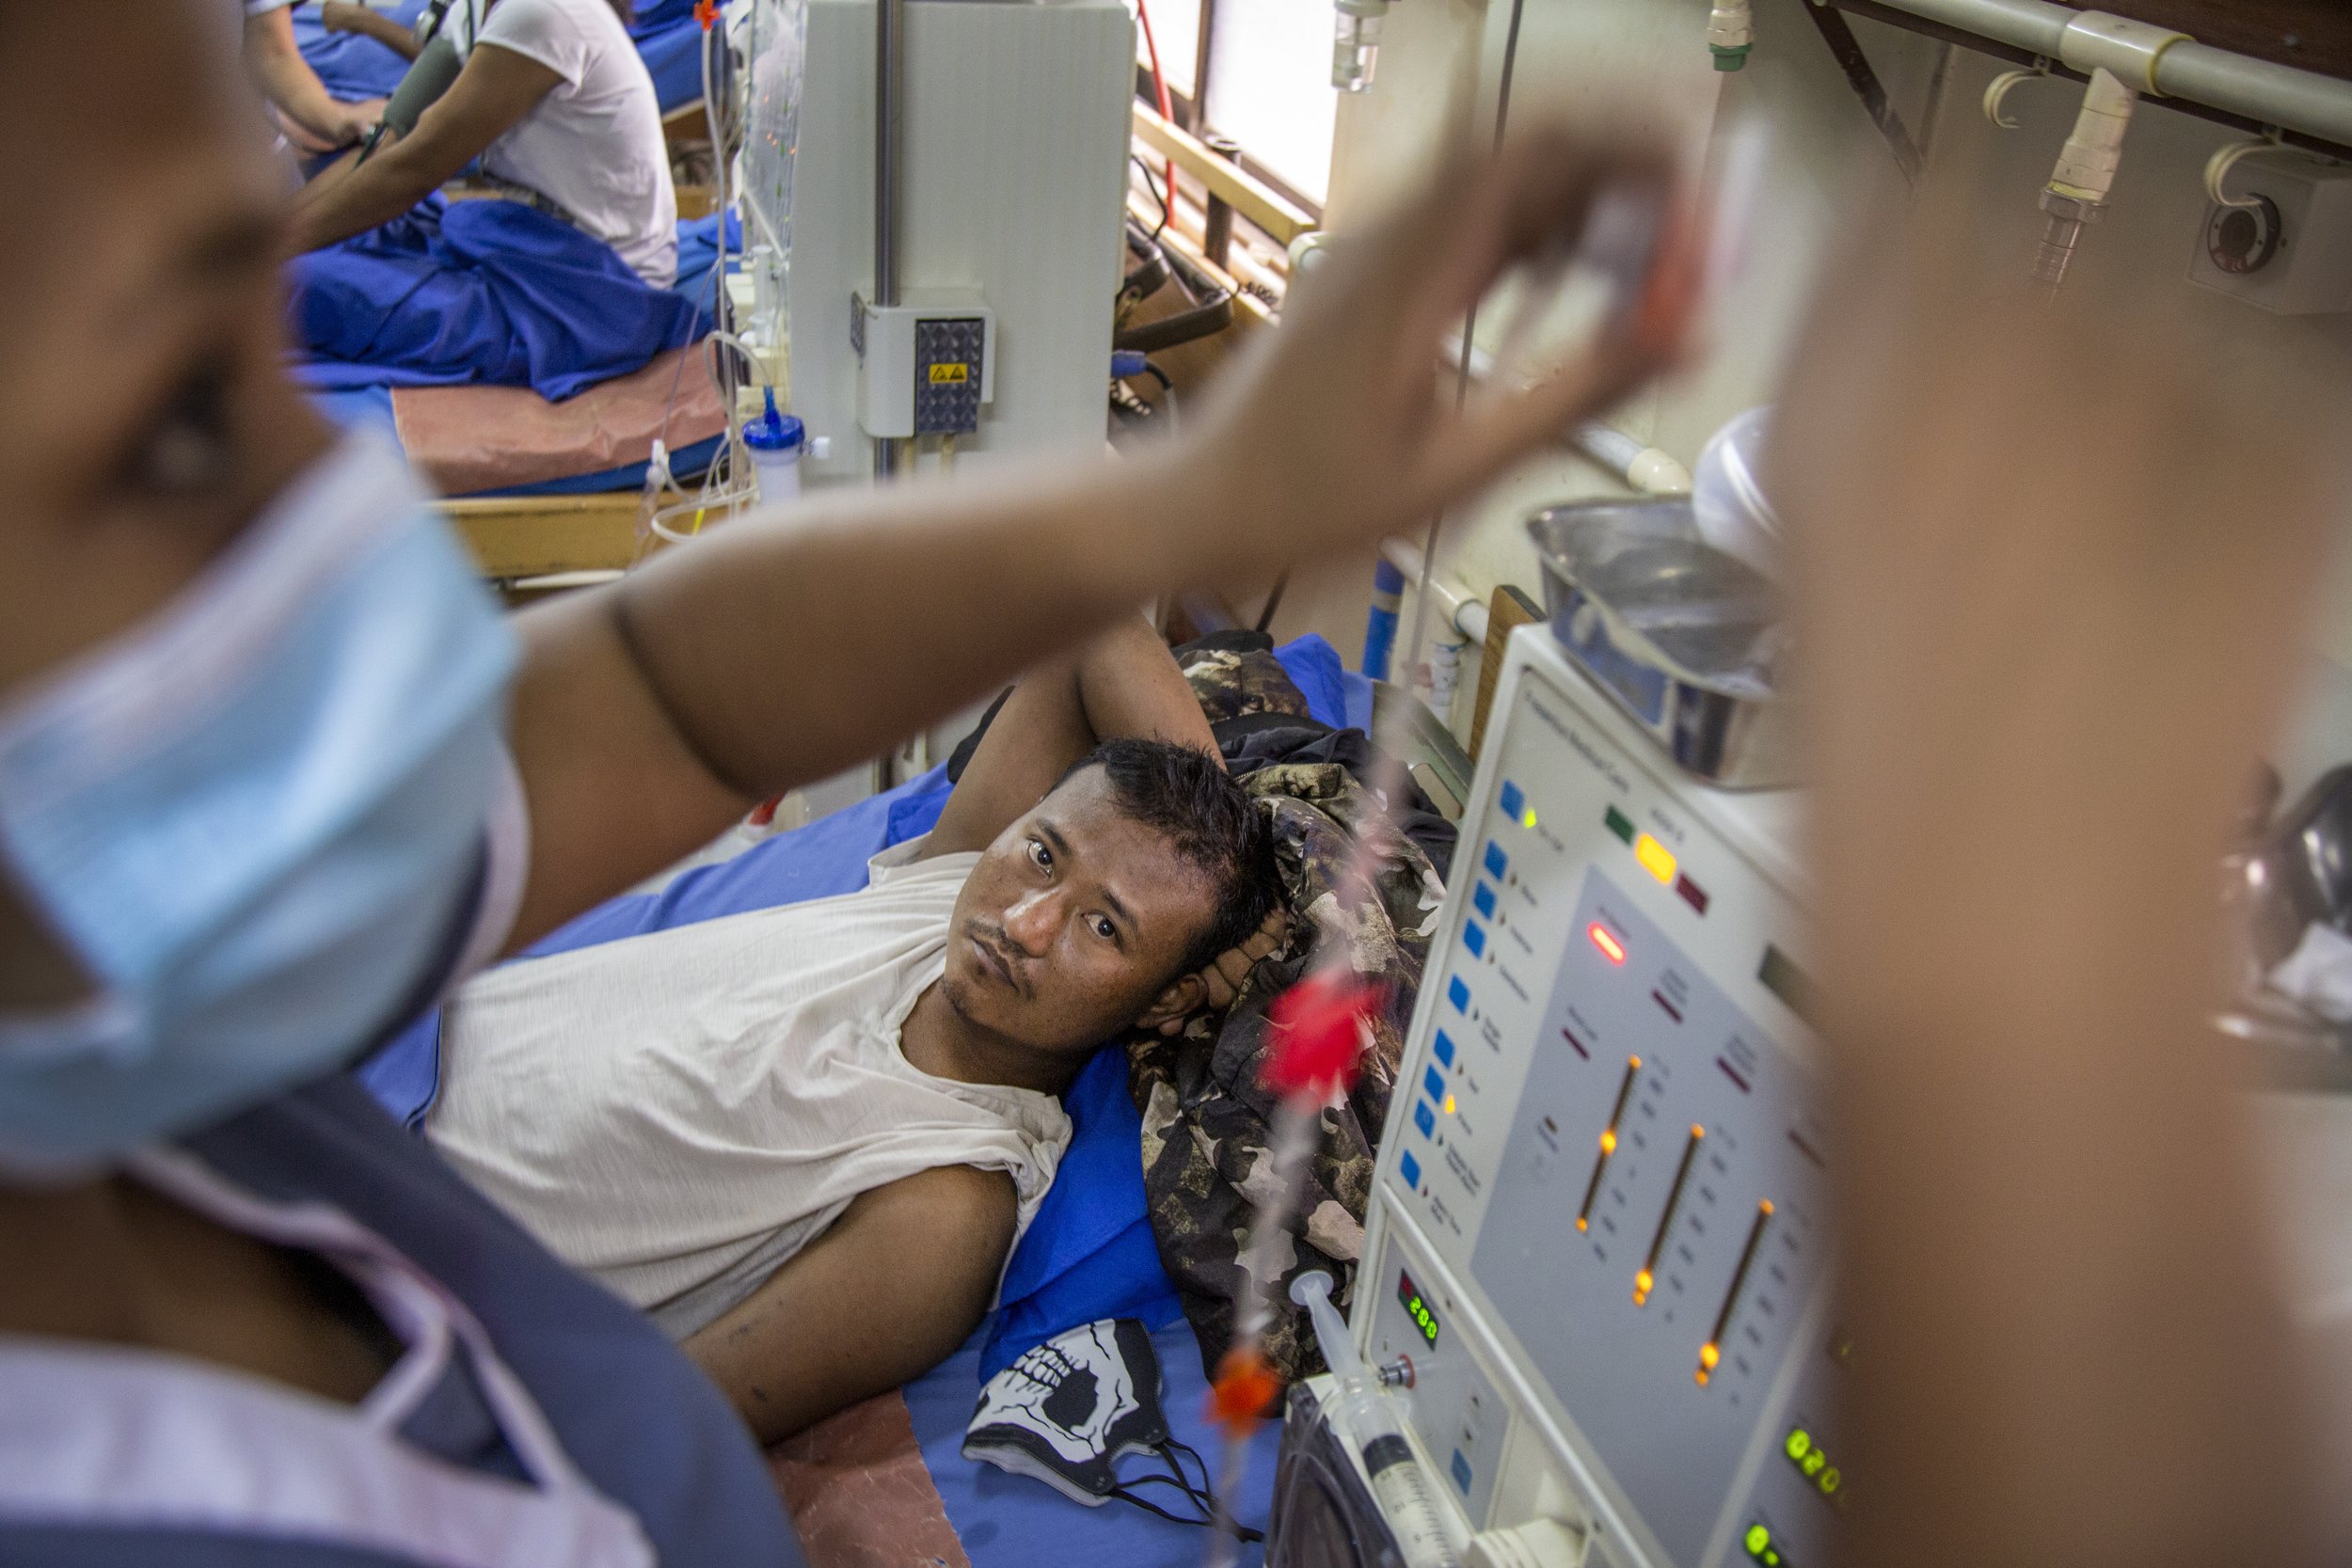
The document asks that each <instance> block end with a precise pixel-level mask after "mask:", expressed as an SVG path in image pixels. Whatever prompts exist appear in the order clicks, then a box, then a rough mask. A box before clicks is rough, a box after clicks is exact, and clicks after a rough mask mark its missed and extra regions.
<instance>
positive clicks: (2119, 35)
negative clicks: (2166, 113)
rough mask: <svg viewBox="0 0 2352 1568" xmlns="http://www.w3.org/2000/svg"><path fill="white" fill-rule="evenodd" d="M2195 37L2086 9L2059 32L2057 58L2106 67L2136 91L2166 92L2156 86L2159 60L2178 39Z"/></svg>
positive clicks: (2088, 67)
mask: <svg viewBox="0 0 2352 1568" xmlns="http://www.w3.org/2000/svg"><path fill="white" fill-rule="evenodd" d="M2194 41H2196V40H2193V39H2191V38H2190V37H2189V36H2188V35H2187V34H2186V33H2178V32H2174V31H2173V30H2172V29H2171V28H2169V27H2156V26H2152V25H2151V24H2148V23H2145V22H2134V21H2133V20H2132V19H2131V18H2130V17H2127V16H2114V15H2111V14H2109V13H2108V12H2106V11H2085V12H2083V13H2082V14H2081V15H2079V16H2077V17H2075V18H2074V20H2073V21H2071V22H2069V23H2068V24H2066V30H2065V31H2064V32H2062V33H2060V34H2059V35H2058V58H2059V59H2060V60H2062V61H2064V62H2065V63H2066V64H2067V65H2069V66H2072V67H2073V68H2074V70H2076V71H2084V72H2090V71H2101V70H2104V71H2111V72H2113V73H2114V75H2115V76H2116V78H2117V79H2118V80H2120V81H2121V82H2122V84H2123V85H2124V86H2125V87H2130V88H2131V89H2132V90H2133V91H2135V92H2145V93H2154V94H2156V96H2158V97H2162V96H2163V94H2162V93H2161V92H2160V91H2159V90H2158V88H2157V87H2156V62H2157V61H2159V60H2161V59H2163V58H2164V52H2165V51H2166V50H2168V49H2169V48H2171V47H2172V46H2173V45H2174V44H2176V43H2192V42H2194Z"/></svg>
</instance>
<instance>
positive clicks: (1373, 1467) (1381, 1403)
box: [1291, 1270, 1462, 1568]
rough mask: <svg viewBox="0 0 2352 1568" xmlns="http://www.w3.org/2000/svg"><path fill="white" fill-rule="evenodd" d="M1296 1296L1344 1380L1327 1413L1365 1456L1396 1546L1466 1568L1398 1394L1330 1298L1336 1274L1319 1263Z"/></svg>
mask: <svg viewBox="0 0 2352 1568" xmlns="http://www.w3.org/2000/svg"><path fill="white" fill-rule="evenodd" d="M1291 1300H1293V1301H1295V1302H1296V1303H1298V1305H1299V1306H1301V1307H1305V1308H1306V1309H1307V1315H1308V1316H1309V1317H1310V1318H1311V1319H1312V1320H1313V1322H1314V1325H1315V1343H1316V1344H1318V1345H1320V1346H1321V1347H1322V1348H1323V1359H1324V1363H1325V1364H1326V1365H1327V1366H1328V1367H1329V1368H1330V1369H1331V1375H1332V1376H1333V1377H1334V1378H1335V1379H1337V1380H1338V1382H1339V1387H1338V1389H1337V1391H1336V1395H1335V1397H1334V1398H1333V1399H1332V1401H1331V1402H1330V1403H1329V1404H1328V1405H1327V1407H1326V1410H1325V1415H1326V1417H1327V1418H1328V1419H1329V1421H1330V1422H1331V1425H1332V1427H1333V1429H1334V1430H1335V1431H1337V1432H1338V1433H1339V1434H1340V1436H1341V1437H1342V1438H1343V1440H1344V1441H1346V1442H1347V1443H1348V1444H1349V1445H1350V1446H1351V1447H1352V1448H1354V1449H1355V1450H1356V1451H1357V1453H1358V1454H1359V1456H1360V1457H1361V1458H1362V1459H1363V1462H1364V1470H1365V1473H1366V1474H1368V1475H1369V1476H1370V1477H1371V1478H1372V1492H1373V1496H1374V1497H1376V1498H1378V1499H1379V1502H1380V1511H1381V1512H1382V1513H1384V1514H1386V1515H1387V1516H1388V1521H1389V1528H1390V1529H1391V1530H1392V1531H1394V1532H1395V1535H1396V1544H1397V1550H1398V1551H1399V1552H1401V1553H1403V1554H1404V1558H1405V1563H1406V1568H1462V1560H1461V1557H1460V1556H1459V1554H1457V1553H1456V1552H1455V1551H1454V1542H1453V1539H1452V1537H1450V1536H1449V1535H1448V1534H1447V1533H1446V1528H1445V1520H1444V1517H1443V1515H1442V1514H1440V1513H1438V1506H1439V1505H1438V1498H1437V1496H1436V1495H1435V1494H1434V1493H1432V1492H1431V1491H1430V1489H1429V1477H1428V1473H1427V1472H1426V1471H1424V1470H1423V1469H1422V1465H1421V1461H1420V1460H1419V1459H1417V1458H1416V1457H1414V1454H1413V1445H1412V1442H1411V1441H1410V1440H1409V1439H1408V1438H1406V1435H1405V1422H1404V1419H1403V1418H1401V1417H1400V1416H1399V1415H1398V1413H1397V1408H1396V1400H1395V1398H1394V1396H1392V1395H1391V1394H1390V1393H1389V1392H1388V1391H1387V1390H1386V1389H1384V1388H1382V1387H1381V1386H1380V1385H1379V1383H1378V1381H1377V1380H1375V1378H1374V1377H1373V1375H1372V1373H1371V1371H1370V1370H1367V1369H1366V1367H1365V1366H1364V1360H1363V1357H1362V1356H1360V1355H1359V1354H1356V1341H1355V1340H1354V1339H1351V1338H1348V1333H1347V1323H1346V1321H1345V1320H1344V1319H1343V1318H1342V1317H1341V1316H1340V1313H1339V1308H1337V1307H1333V1306H1332V1305H1331V1276H1330V1275H1327V1274H1325V1273H1323V1272H1322V1271H1321V1270H1316V1271H1315V1272H1313V1273H1311V1274H1303V1275H1299V1276H1298V1277H1297V1278H1296V1279H1295V1280H1293V1281H1291Z"/></svg>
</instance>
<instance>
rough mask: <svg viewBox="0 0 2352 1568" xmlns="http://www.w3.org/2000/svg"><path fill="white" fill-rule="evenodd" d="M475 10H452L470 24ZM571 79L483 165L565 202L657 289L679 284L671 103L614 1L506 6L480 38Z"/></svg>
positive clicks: (469, 45)
mask: <svg viewBox="0 0 2352 1568" xmlns="http://www.w3.org/2000/svg"><path fill="white" fill-rule="evenodd" d="M468 9H469V8H468V7H466V6H464V5H459V6H457V7H455V8H453V9H452V10H451V12H450V17H449V20H450V22H451V23H453V24H456V23H459V22H460V18H461V17H463V16H464V15H465V14H466V13H467V11H468ZM469 31H470V29H469V28H467V27H466V26H464V25H462V24H460V25H457V26H456V27H454V28H453V32H452V34H451V41H452V42H453V43H454V44H456V45H457V46H458V48H459V50H460V52H461V53H465V54H468V55H470V54H471V52H472V49H473V47H474V46H475V45H478V44H485V43H494V44H496V45H498V46H499V47H500V48H501V49H511V50H513V51H514V52H515V53H516V54H517V55H522V56H524V57H525V58H526V59H532V60H536V61H537V62H538V63H539V64H541V65H543V66H545V67H547V68H548V70H549V71H553V72H555V74H556V75H558V76H560V77H562V78H563V80H562V81H560V82H558V83H557V84H556V85H555V86H554V87H551V88H549V89H548V95H547V96H546V97H545V98H543V99H541V100H540V101H539V102H538V103H536V104H535V105H533V106H532V110H531V112H530V113H529V114H526V115H525V116H523V118H522V119H520V120H518V121H516V124H515V125H514V127H513V128H512V129H510V130H509V131H507V133H506V134H505V135H502V136H501V137H499V139H498V140H496V141H494V142H492V143H491V144H490V146H489V150H487V151H485V153H483V155H482V166H483V167H484V168H485V169H486V170H487V171H488V172H489V173H490V174H492V175H493V176H495V177H496V178H498V179H501V180H511V181H513V182H516V184H519V185H528V186H530V187H531V188H532V190H534V191H537V192H538V193H539V194H540V195H542V196H545V197H548V198H550V199H552V200H554V201H556V202H558V203H560V204H561V205H562V206H563V207H564V210H565V211H567V212H569V213H570V214H572V216H573V217H574V218H576V219H578V220H579V223H580V228H581V229H583V230H586V231H587V232H589V233H591V234H594V235H595V236H596V238H597V239H600V240H602V241H603V242H604V243H605V244H607V245H611V246H612V248H613V249H614V250H616V251H618V252H620V256H621V260H622V261H627V262H628V264H629V267H630V269H631V270H633V271H634V272H635V273H636V274H637V276H638V277H642V278H644V280H645V281H646V282H648V283H650V284H652V285H653V286H654V287H655V288H657V289H666V288H668V287H669V286H670V284H671V283H672V282H673V281H674V280H675V278H676V277H677V192H676V190H675V187H673V186H672V185H671V183H670V152H669V148H668V146H667V145H666V144H665V143H664V142H663V141H662V138H661V101H660V97H659V96H657V94H656V93H655V91H654V85H653V77H652V76H651V75H649V74H648V73H647V72H646V70H645V62H644V58H643V57H642V56H640V55H638V53H637V45H636V43H635V42H634V41H632V40H630V38H629V36H628V28H626V27H624V26H623V25H622V24H621V19H620V18H619V16H617V15H615V14H614V12H613V9H612V4H611V0H499V3H498V4H497V5H496V6H494V7H492V8H490V9H489V12H488V14H487V15H485V16H484V17H483V18H482V22H481V25H480V28H479V31H478V32H474V35H473V36H472V37H471V38H469V37H467V34H468V32H469Z"/></svg>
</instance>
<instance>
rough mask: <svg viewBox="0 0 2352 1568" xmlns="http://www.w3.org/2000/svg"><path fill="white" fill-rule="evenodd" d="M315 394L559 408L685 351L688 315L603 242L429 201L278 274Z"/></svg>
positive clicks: (496, 209)
mask: <svg viewBox="0 0 2352 1568" xmlns="http://www.w3.org/2000/svg"><path fill="white" fill-rule="evenodd" d="M288 266H289V272H290V275H291V282H292V285H293V291H292V292H293V301H292V305H291V309H292V312H293V317H294V341H295V342H296V343H297V344H298V345H299V346H300V347H301V349H302V350H303V351H304V354H305V356H306V357H307V359H308V362H307V363H305V364H303V365H302V366H301V367H300V368H299V373H300V375H301V377H302V379H303V380H304V381H305V382H306V383H308V384H309V385H310V386H312V387H317V388H329V389H334V388H350V387H370V386H373V387H384V386H390V387H446V386H454V385H459V384H463V383H468V382H487V383H490V384H491V385H494V386H504V387H529V388H532V389H533V390H535V391H537V392H538V393H539V395H540V396H542V397H544V398H546V399H548V401H549V402H557V403H560V402H562V401H563V400H564V398H567V397H570V396H571V395H572V394H573V393H575V392H580V391H584V390H585V389H586V388H590V387H594V386H596V384H597V383H599V382H603V381H609V380H611V379H612V377H614V376H618V375H627V374H628V373H629V372H631V371H634V370H638V369H641V368H643V367H644V364H645V362H646V361H647V360H649V359H651V358H652V357H653V356H655V355H657V354H660V352H661V351H662V350H664V349H670V348H681V347H683V346H685V345H686V344H687V343H690V342H691V341H693V339H694V336H695V333H694V327H695V315H696V312H695V308H694V305H693V303H692V302H691V300H689V299H688V298H687V297H686V296H685V295H683V294H681V293H678V292H677V291H675V290H672V289H655V288H650V287H648V286H647V285H646V284H645V282H644V279H642V278H640V277H638V276H637V275H636V274H635V273H634V272H631V271H630V270H629V268H628V263H627V262H625V261H622V260H621V258H620V255H619V253H618V252H616V251H614V250H613V248H612V246H611V245H606V244H605V243H604V242H603V241H602V240H599V239H596V238H595V237H594V236H592V235H589V234H584V233H582V232H580V230H577V229H575V228H573V227H572V226H571V225H570V224H568V223H565V222H564V221H563V220H561V219H560V218H554V217H550V216H548V214H545V213H541V212H538V211H536V210H534V209H532V208H530V207H526V206H523V205H522V204H520V203H519V202H514V201H497V200H486V201H450V200H447V199H445V198H442V197H440V196H438V195H434V196H431V197H427V198H425V199H424V200H423V201H422V202H420V203H419V204H418V205H417V207H416V208H415V209H414V210H413V211H411V212H409V213H407V214H404V215H403V216H400V217H397V218H394V219H393V220H392V221H391V222H389V223H387V224H384V225H383V226H381V227H380V228H376V229H372V230H369V231H368V232H366V233H364V234H358V235H354V236H353V237H352V238H350V239H348V240H345V241H343V242H342V243H341V244H339V245H328V246H327V247H326V248H325V249H324V250H314V251H312V252H310V254H309V255H307V256H297V257H295V258H294V261H292V262H290V263H288Z"/></svg>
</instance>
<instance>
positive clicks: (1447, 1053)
mask: <svg viewBox="0 0 2352 1568" xmlns="http://www.w3.org/2000/svg"><path fill="white" fill-rule="evenodd" d="M1437 1053H1438V1060H1439V1061H1440V1062H1443V1063H1444V1064H1445V1065H1446V1066H1448V1067H1452V1066H1453V1065H1454V1037H1453V1036H1452V1035H1449V1034H1447V1033H1446V1032H1445V1031H1444V1030H1442V1029H1440V1030H1438V1044H1437Z"/></svg>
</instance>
